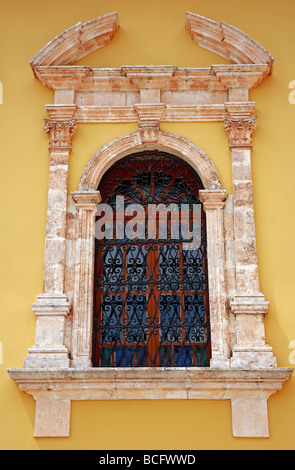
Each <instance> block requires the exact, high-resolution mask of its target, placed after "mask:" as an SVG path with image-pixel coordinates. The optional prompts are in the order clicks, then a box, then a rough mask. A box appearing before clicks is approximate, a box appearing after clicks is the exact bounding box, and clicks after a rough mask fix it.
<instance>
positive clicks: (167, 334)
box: [160, 295, 181, 343]
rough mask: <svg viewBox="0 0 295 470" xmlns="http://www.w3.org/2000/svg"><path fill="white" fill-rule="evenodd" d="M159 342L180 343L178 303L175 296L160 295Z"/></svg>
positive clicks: (177, 298)
mask: <svg viewBox="0 0 295 470" xmlns="http://www.w3.org/2000/svg"><path fill="white" fill-rule="evenodd" d="M160 319H161V321H160V324H161V342H164V343H165V342H168V343H174V342H178V341H181V328H180V324H181V320H180V302H179V297H178V296H177V295H160Z"/></svg>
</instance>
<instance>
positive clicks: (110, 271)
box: [103, 246, 123, 292]
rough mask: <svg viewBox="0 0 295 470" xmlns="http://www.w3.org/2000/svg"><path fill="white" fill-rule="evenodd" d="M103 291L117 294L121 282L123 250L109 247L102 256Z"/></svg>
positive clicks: (118, 247)
mask: <svg viewBox="0 0 295 470" xmlns="http://www.w3.org/2000/svg"><path fill="white" fill-rule="evenodd" d="M103 272H104V279H103V281H104V289H105V290H106V291H111V292H117V291H118V290H122V289H118V286H119V285H120V284H122V282H123V248H122V246H109V247H108V248H107V249H105V250H104V254H103Z"/></svg>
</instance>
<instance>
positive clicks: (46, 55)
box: [30, 12, 119, 72]
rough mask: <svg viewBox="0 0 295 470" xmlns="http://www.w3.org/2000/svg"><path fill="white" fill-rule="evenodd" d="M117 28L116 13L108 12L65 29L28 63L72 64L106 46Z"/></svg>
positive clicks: (117, 19) (34, 65) (47, 64)
mask: <svg viewBox="0 0 295 470" xmlns="http://www.w3.org/2000/svg"><path fill="white" fill-rule="evenodd" d="M118 29H119V18H118V14H117V13H116V12H115V13H110V14H108V15H104V16H100V17H99V18H95V19H94V20H91V21H88V22H87V23H84V24H82V23H81V22H80V23H78V24H76V25H75V26H73V27H71V28H69V29H67V30H66V31H64V32H63V33H62V34H60V35H59V36H57V37H56V38H54V39H53V40H52V41H50V42H49V43H48V44H47V45H46V46H45V47H43V49H41V51H40V52H38V54H36V55H35V57H33V59H32V60H31V61H30V64H31V66H32V68H33V71H34V72H35V68H36V67H40V66H41V67H43V66H67V65H73V64H74V63H75V62H77V61H78V60H80V59H82V58H83V57H85V56H87V55H88V54H90V53H91V52H94V51H95V50H97V49H99V48H101V47H104V46H106V45H107V44H108V43H109V42H110V41H111V40H112V39H113V37H114V35H115V33H116V32H117V30H118Z"/></svg>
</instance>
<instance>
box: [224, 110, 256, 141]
mask: <svg viewBox="0 0 295 470" xmlns="http://www.w3.org/2000/svg"><path fill="white" fill-rule="evenodd" d="M224 127H225V130H226V132H227V133H228V136H229V142H230V147H231V148H233V147H235V148H237V147H243V148H246V147H248V148H249V147H250V148H251V147H252V138H251V136H252V133H253V132H254V131H255V130H256V116H250V117H248V116H246V117H226V118H225V120H224Z"/></svg>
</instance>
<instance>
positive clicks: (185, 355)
mask: <svg viewBox="0 0 295 470" xmlns="http://www.w3.org/2000/svg"><path fill="white" fill-rule="evenodd" d="M174 365H175V367H193V347H192V346H174Z"/></svg>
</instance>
